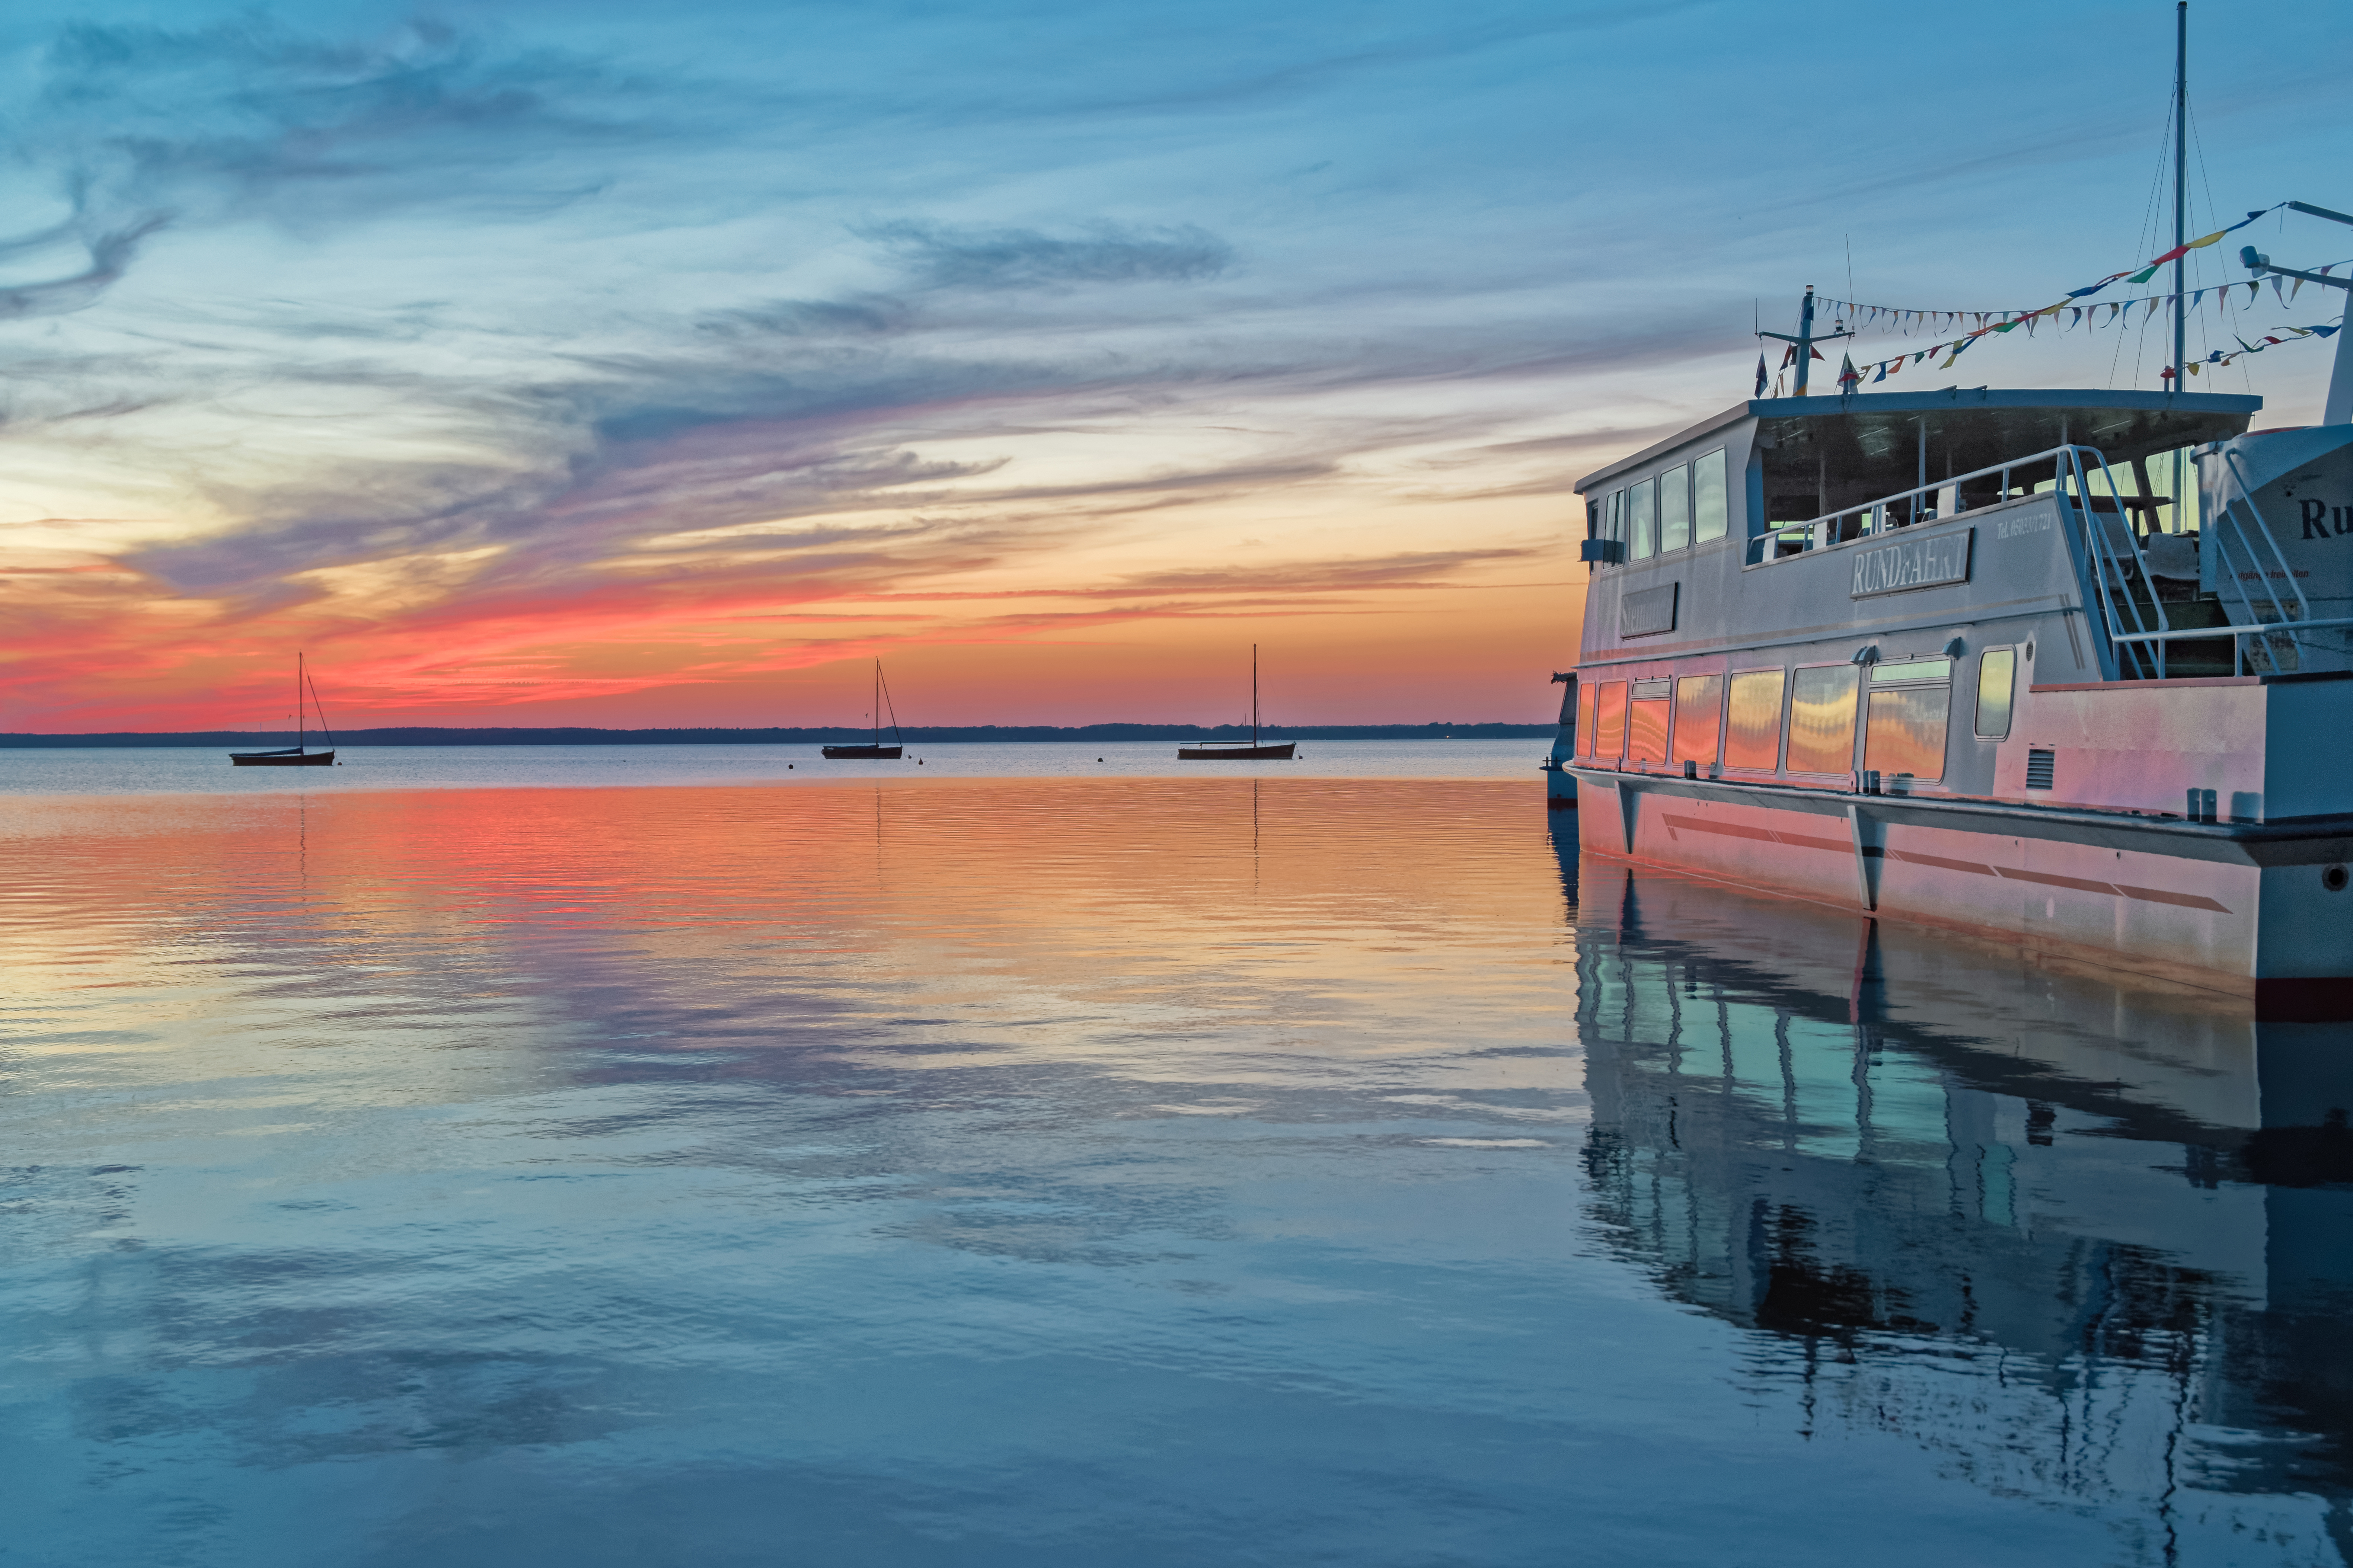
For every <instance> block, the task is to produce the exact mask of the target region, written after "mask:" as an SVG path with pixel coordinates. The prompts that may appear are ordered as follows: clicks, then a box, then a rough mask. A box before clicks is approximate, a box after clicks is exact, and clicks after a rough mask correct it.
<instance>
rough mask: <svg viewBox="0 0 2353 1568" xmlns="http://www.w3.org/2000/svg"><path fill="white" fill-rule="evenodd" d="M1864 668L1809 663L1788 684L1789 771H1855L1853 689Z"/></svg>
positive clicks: (1850, 665) (1849, 665)
mask: <svg viewBox="0 0 2353 1568" xmlns="http://www.w3.org/2000/svg"><path fill="white" fill-rule="evenodd" d="M1861 676H1862V670H1861V669H1859V668H1856V667H1855V666H1853V665H1852V664H1818V665H1808V666H1806V667H1804V668H1800V669H1799V670H1798V672H1797V678H1796V679H1794V680H1793V681H1792V682H1791V683H1790V689H1789V771H1790V772H1791V773H1852V772H1853V771H1854V708H1855V693H1856V691H1857V689H1859V688H1860V687H1861V685H1862V681H1861V679H1859V678H1860V677H1861Z"/></svg>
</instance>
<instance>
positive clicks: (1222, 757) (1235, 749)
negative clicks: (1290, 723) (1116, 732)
mask: <svg viewBox="0 0 2353 1568" xmlns="http://www.w3.org/2000/svg"><path fill="white" fill-rule="evenodd" d="M1298 746H1299V742H1296V741H1278V742H1261V741H1260V740H1259V738H1258V644H1256V643H1252V644H1250V739H1249V740H1247V741H1204V742H1201V743H1200V744H1199V745H1198V746H1179V747H1177V748H1176V760H1177V761H1178V762H1180V763H1231V762H1245V763H1247V762H1269V763H1285V762H1289V761H1290V760H1291V753H1292V752H1293V751H1295V750H1297V749H1298Z"/></svg>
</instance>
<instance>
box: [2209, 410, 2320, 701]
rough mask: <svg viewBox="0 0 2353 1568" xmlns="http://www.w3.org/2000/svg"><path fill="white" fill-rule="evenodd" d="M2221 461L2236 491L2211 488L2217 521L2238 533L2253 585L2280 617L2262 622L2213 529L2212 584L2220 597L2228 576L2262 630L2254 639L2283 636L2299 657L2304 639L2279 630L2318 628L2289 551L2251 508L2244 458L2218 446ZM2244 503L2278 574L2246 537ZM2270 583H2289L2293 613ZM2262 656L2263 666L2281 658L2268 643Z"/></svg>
mask: <svg viewBox="0 0 2353 1568" xmlns="http://www.w3.org/2000/svg"><path fill="white" fill-rule="evenodd" d="M2221 458H2222V468H2223V473H2224V475H2225V477H2226V478H2227V479H2229V480H2230V482H2231V484H2232V486H2233V487H2235V489H2236V490H2237V492H2238V493H2237V494H2235V495H2232V494H2231V493H2230V492H2229V491H2228V490H2226V489H2223V487H2222V486H2221V485H2217V486H2216V487H2215V493H2216V494H2217V495H2218V496H2219V497H2220V498H2221V502H2222V504H2221V509H2220V510H2221V517H2220V518H2219V519H2218V520H2217V521H2218V522H2227V523H2228V524H2229V525H2230V528H2231V531H2232V532H2235V533H2237V534H2238V536H2239V548H2240V549H2241V550H2242V552H2244V553H2245V555H2246V557H2247V563H2248V564H2249V565H2250V566H2253V568H2254V569H2255V572H2254V576H2255V581H2256V583H2257V584H2258V585H2260V586H2261V587H2262V589H2263V596H2264V597H2265V598H2267V599H2269V600H2270V601H2271V605H2272V613H2273V614H2274V615H2275V616H2278V617H2279V619H2278V620H2277V621H2274V622H2265V621H2264V620H2263V611H2262V610H2261V609H2260V608H2258V607H2257V606H2256V604H2255V600H2254V595H2252V594H2250V593H2248V592H2247V585H2246V581H2245V574H2242V573H2241V572H2240V571H2239V570H2238V569H2237V568H2236V567H2235V566H2233V565H2232V562H2231V551H2230V542H2229V534H2227V533H2225V532H2224V531H2223V530H2222V529H2221V527H2219V526H2218V527H2216V528H2215V530H2214V582H2215V591H2216V594H2217V596H2220V594H2221V584H2222V579H2223V577H2224V576H2225V575H2227V576H2228V577H2229V578H2230V582H2231V587H2232V592H2234V593H2236V594H2237V595H2238V596H2239V603H2240V605H2242V606H2243V607H2244V609H2245V611H2246V618H2247V619H2248V620H2250V621H2253V622H2254V623H2256V625H2257V626H2262V627H2263V628H2264V629H2263V631H2262V632H2261V633H2260V634H2257V635H2261V636H2263V637H2274V636H2284V637H2286V638H2287V639H2288V641H2289V642H2290V643H2291V644H2293V645H2294V646H2295V648H2296V649H2297V651H2298V652H2299V653H2301V652H2302V650H2303V647H2304V641H2303V639H2302V638H2301V637H2297V636H2296V634H2295V633H2294V632H2292V631H2289V632H2284V631H2281V630H2279V629H2278V628H2279V627H2280V626H2283V625H2284V624H2285V623H2289V622H2293V623H2295V624H2296V625H2299V626H2314V625H2316V623H2315V622H2314V621H2313V620H2312V601H2311V600H2309V599H2307V598H2306V597H2305V594H2304V586H2303V584H2299V583H2298V582H2297V581H2296V580H2295V567H2294V566H2292V565H2290V564H2289V563H2288V559H2287V552H2285V551H2284V550H2282V549H2281V548H2280V546H2279V541H2278V540H2277V539H2275V538H2274V537H2273V535H2272V531H2271V525H2270V524H2269V523H2267V522H2265V521H2263V510H2262V509H2261V508H2259V507H2258V506H2256V505H2255V492H2254V487H2253V486H2252V485H2250V484H2248V483H2247V475H2246V470H2245V469H2244V468H2242V466H2241V465H2242V461H2243V459H2242V458H2241V456H2240V454H2239V453H2238V452H2236V451H2235V450H2232V448H2230V447H2223V448H2221ZM2242 502H2243V503H2244V505H2245V509H2246V513H2247V516H2248V517H2250V518H2252V519H2253V521H2254V528H2253V533H2254V535H2255V537H2256V538H2259V539H2261V540H2262V541H2263V543H2264V545H2266V546H2267V547H2269V549H2270V551H2271V553H2272V558H2273V559H2274V561H2276V562H2278V563H2279V568H2280V569H2279V571H2278V572H2277V573H2274V572H2273V571H2272V570H2271V569H2270V568H2269V567H2267V566H2266V565H2264V564H2263V558H2262V555H2261V554H2260V552H2257V550H2256V549H2255V546H2254V544H2253V541H2251V540H2250V539H2249V537H2248V533H2249V529H2248V527H2247V522H2246V521H2245V519H2242V517H2241V516H2240V507H2241V504H2242ZM2274 582H2284V583H2285V584H2287V586H2288V592H2289V593H2291V594H2293V595H2295V608H2294V609H2293V610H2291V609H2289V608H2288V606H2287V602H2286V601H2285V600H2284V599H2282V598H2281V597H2280V595H2279V590H2278V589H2277V588H2275V587H2274V586H2273V584H2274ZM2238 635H2239V634H2238V633H2237V632H2236V631H2235V629H2234V632H2233V638H2232V641H2233V664H2234V667H2235V665H2236V664H2237V663H2238V662H2239V660H2240V658H2241V656H2242V653H2243V649H2242V648H2241V647H2239V646H2238V644H2237V640H2236V639H2237V636H2238ZM2263 653H2264V662H2266V663H2268V664H2270V665H2272V666H2274V668H2276V667H2277V665H2278V663H2279V660H2278V658H2276V657H2275V656H2274V650H2273V648H2272V647H2270V646H2269V645H2268V644H2267V645H2266V647H2265V648H2264V650H2263ZM2299 662H2301V661H2300V660H2299Z"/></svg>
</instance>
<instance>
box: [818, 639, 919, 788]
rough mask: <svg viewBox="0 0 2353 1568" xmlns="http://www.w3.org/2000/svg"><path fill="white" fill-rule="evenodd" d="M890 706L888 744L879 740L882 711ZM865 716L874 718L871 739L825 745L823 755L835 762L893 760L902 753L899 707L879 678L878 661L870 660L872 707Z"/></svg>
mask: <svg viewBox="0 0 2353 1568" xmlns="http://www.w3.org/2000/svg"><path fill="white" fill-rule="evenodd" d="M885 707H890V708H891V744H889V745H887V746H886V745H884V744H883V743H882V710H883V709H884V708H885ZM868 717H869V718H871V719H872V720H873V721H874V739H873V740H872V742H870V743H868V744H866V745H863V746H860V745H855V744H852V745H846V746H827V747H825V748H824V751H825V754H826V756H827V757H828V758H830V759H831V760H833V761H835V762H838V763H839V762H880V763H895V762H897V761H898V760H899V759H900V757H901V756H902V754H903V753H904V752H905V751H906V745H905V741H904V738H903V737H902V736H901V735H900V733H899V710H898V709H897V708H896V707H895V706H892V704H891V688H890V686H889V685H888V684H887V683H886V682H885V681H884V680H883V679H882V661H881V659H879V658H878V659H876V660H875V661H874V706H873V709H872V710H871V712H870V713H869V714H868Z"/></svg>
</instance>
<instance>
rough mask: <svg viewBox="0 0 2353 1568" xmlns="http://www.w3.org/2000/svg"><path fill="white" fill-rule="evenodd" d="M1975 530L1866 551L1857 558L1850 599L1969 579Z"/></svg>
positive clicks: (1910, 540) (1964, 530) (1913, 540)
mask: <svg viewBox="0 0 2353 1568" xmlns="http://www.w3.org/2000/svg"><path fill="white" fill-rule="evenodd" d="M1975 533H1976V530H1975V529H1968V528H1965V529H1962V530H1961V531H1959V532H1957V533H1947V534H1945V535H1943V536H1941V537H1939V538H1936V539H1907V540H1905V542H1903V543H1901V544H1891V545H1889V546H1887V548H1885V549H1884V550H1866V551H1864V552H1862V553H1861V554H1859V555H1857V556H1856V557H1855V558H1854V582H1853V584H1852V586H1851V587H1850V588H1849V589H1848V590H1847V597H1849V598H1851V599H1863V598H1868V597H1870V596H1871V595H1873V594H1900V593H1903V592H1904V591H1905V589H1907V588H1936V587H1942V586H1944V585H1945V584H1949V583H1966V582H1968V580H1969V541H1970V538H1971V537H1972V536H1973V535H1974V534H1975Z"/></svg>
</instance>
